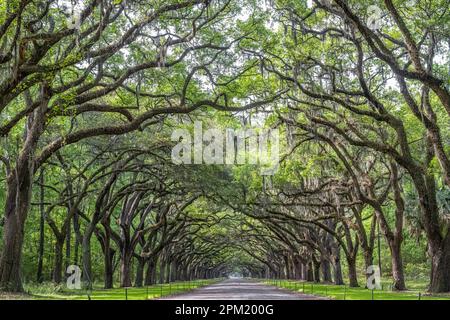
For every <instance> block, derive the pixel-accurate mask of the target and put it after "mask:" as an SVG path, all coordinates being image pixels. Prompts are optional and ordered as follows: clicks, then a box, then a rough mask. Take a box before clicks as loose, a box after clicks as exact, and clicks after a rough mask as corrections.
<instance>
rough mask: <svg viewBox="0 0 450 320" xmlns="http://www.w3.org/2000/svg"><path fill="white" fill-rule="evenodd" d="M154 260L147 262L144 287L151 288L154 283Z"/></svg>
mask: <svg viewBox="0 0 450 320" xmlns="http://www.w3.org/2000/svg"><path fill="white" fill-rule="evenodd" d="M156 263H157V261H156V258H150V259H148V262H147V271H146V272H145V285H146V286H151V285H153V284H155V283H156Z"/></svg>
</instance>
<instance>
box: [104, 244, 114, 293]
mask: <svg viewBox="0 0 450 320" xmlns="http://www.w3.org/2000/svg"><path fill="white" fill-rule="evenodd" d="M105 249H106V250H105V289H112V288H113V287H114V270H113V261H114V255H115V251H114V250H113V249H111V248H109V246H106V248H105Z"/></svg>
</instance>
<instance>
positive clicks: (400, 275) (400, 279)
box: [389, 241, 406, 290]
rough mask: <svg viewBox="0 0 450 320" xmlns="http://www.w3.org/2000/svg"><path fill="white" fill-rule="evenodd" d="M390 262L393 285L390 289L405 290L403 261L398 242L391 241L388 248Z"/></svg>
mask: <svg viewBox="0 0 450 320" xmlns="http://www.w3.org/2000/svg"><path fill="white" fill-rule="evenodd" d="M389 247H390V251H391V260H392V277H393V278H394V283H393V285H392V288H393V289H394V290H406V284H405V276H404V272H403V261H402V255H401V244H400V243H399V241H393V243H392V244H391V245H390V246H389Z"/></svg>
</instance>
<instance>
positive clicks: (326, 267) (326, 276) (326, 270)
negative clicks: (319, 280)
mask: <svg viewBox="0 0 450 320" xmlns="http://www.w3.org/2000/svg"><path fill="white" fill-rule="evenodd" d="M321 266H322V275H323V281H324V282H328V283H331V282H332V279H331V267H330V261H328V260H326V259H323V260H322V263H321Z"/></svg>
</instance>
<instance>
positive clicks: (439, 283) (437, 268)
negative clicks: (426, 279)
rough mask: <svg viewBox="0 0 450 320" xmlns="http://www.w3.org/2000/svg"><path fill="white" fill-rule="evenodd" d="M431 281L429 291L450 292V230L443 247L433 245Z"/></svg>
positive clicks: (442, 244)
mask: <svg viewBox="0 0 450 320" xmlns="http://www.w3.org/2000/svg"><path fill="white" fill-rule="evenodd" d="M431 250H433V252H432V257H431V279H430V287H429V291H430V292H434V293H438V292H449V291H450V230H447V235H446V237H445V238H444V239H443V241H442V242H441V245H440V246H438V244H434V243H433V244H431V243H430V251H431Z"/></svg>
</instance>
